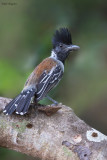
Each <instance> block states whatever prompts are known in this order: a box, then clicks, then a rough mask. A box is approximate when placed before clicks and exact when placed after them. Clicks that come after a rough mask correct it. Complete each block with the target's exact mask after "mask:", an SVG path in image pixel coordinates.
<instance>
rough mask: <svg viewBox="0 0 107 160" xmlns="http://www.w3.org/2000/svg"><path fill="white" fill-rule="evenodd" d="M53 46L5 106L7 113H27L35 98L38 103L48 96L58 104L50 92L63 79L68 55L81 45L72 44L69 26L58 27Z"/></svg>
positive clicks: (5, 112)
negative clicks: (20, 89) (49, 53)
mask: <svg viewBox="0 0 107 160" xmlns="http://www.w3.org/2000/svg"><path fill="white" fill-rule="evenodd" d="M52 46H53V48H52V50H51V55H50V56H49V57H47V58H45V59H44V60H43V61H42V62H41V63H40V64H39V65H37V67H36V68H35V69H34V71H33V72H32V73H31V74H30V76H29V77H28V79H27V81H26V82H25V85H24V88H23V90H22V91H21V93H20V94H19V95H18V96H16V97H15V98H14V99H13V100H12V101H11V102H10V103H8V104H7V105H6V106H5V108H4V110H3V112H4V114H5V115H11V114H12V113H13V112H15V113H16V114H20V115H25V114H26V113H27V112H28V109H29V107H30V104H31V102H32V100H33V99H34V100H35V101H36V102H37V103H38V102H39V101H40V100H42V99H43V98H45V97H47V98H48V99H49V100H51V101H52V102H53V104H55V105H57V104H58V102H57V101H55V100H53V99H52V98H51V97H49V96H48V92H49V91H50V90H51V89H53V88H55V87H56V86H57V84H58V83H59V81H60V80H61V78H62V76H63V74H64V65H65V60H66V59H67V57H68V55H69V54H70V53H71V52H72V51H76V50H78V49H80V47H79V46H77V45H73V44H72V37H71V33H70V31H69V29H68V28H59V29H56V31H55V33H54V35H53V37H52Z"/></svg>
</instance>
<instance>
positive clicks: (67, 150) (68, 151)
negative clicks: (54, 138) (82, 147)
mask: <svg viewBox="0 0 107 160" xmlns="http://www.w3.org/2000/svg"><path fill="white" fill-rule="evenodd" d="M63 151H64V153H65V154H66V155H67V156H69V157H71V156H72V154H71V151H70V150H69V149H68V148H66V147H65V146H64V147H63Z"/></svg>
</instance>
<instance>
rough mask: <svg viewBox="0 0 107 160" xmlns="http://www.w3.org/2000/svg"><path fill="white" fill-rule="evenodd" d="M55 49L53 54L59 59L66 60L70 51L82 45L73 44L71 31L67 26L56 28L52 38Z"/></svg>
mask: <svg viewBox="0 0 107 160" xmlns="http://www.w3.org/2000/svg"><path fill="white" fill-rule="evenodd" d="M52 44H53V49H52V53H51V56H53V57H55V58H57V59H58V60H60V61H62V62H63V63H64V61H65V60H66V58H67V57H68V55H69V53H70V52H72V51H75V50H78V49H79V48H80V47H79V46H77V45H73V44H72V38H71V33H70V32H69V30H68V29H67V28H60V29H59V30H56V32H55V34H54V36H53V39H52Z"/></svg>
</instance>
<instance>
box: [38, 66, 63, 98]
mask: <svg viewBox="0 0 107 160" xmlns="http://www.w3.org/2000/svg"><path fill="white" fill-rule="evenodd" d="M62 75H63V70H62V69H61V67H60V66H59V65H56V66H54V67H53V68H52V70H51V71H50V72H48V73H47V72H46V70H45V71H44V72H43V73H42V74H41V76H40V78H39V81H38V84H37V92H36V99H37V101H39V100H41V99H42V98H43V97H45V96H46V95H47V93H48V92H49V91H50V90H51V89H52V88H53V87H55V86H56V85H57V84H58V82H59V81H60V79H61V77H62Z"/></svg>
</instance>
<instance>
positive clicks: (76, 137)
mask: <svg viewBox="0 0 107 160" xmlns="http://www.w3.org/2000/svg"><path fill="white" fill-rule="evenodd" d="M9 101H10V99H8V98H2V97H0V110H1V111H2V109H3V108H4V107H5V105H6V104H7V103H8V102H9ZM48 107H49V106H48ZM58 107H59V108H61V107H62V108H61V109H60V110H59V111H57V113H55V114H53V115H52V116H47V115H46V114H44V113H42V112H40V111H38V112H37V113H36V114H35V113H34V111H33V110H32V111H31V113H30V114H28V115H25V116H20V115H16V114H13V115H12V116H6V115H4V114H3V113H2V112H1V113H0V146H2V147H7V148H9V149H13V150H16V151H18V152H22V153H25V154H27V155H31V156H33V157H39V158H41V159H42V160H71V159H72V160H78V159H80V160H106V159H107V136H105V135H103V134H102V133H100V132H99V131H97V130H95V129H93V128H91V127H90V126H88V125H87V124H86V123H85V122H84V121H82V120H81V119H79V118H78V117H77V116H76V115H75V114H74V112H73V111H72V109H71V108H69V107H67V106H64V105H61V104H60V105H59V106H58Z"/></svg>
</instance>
